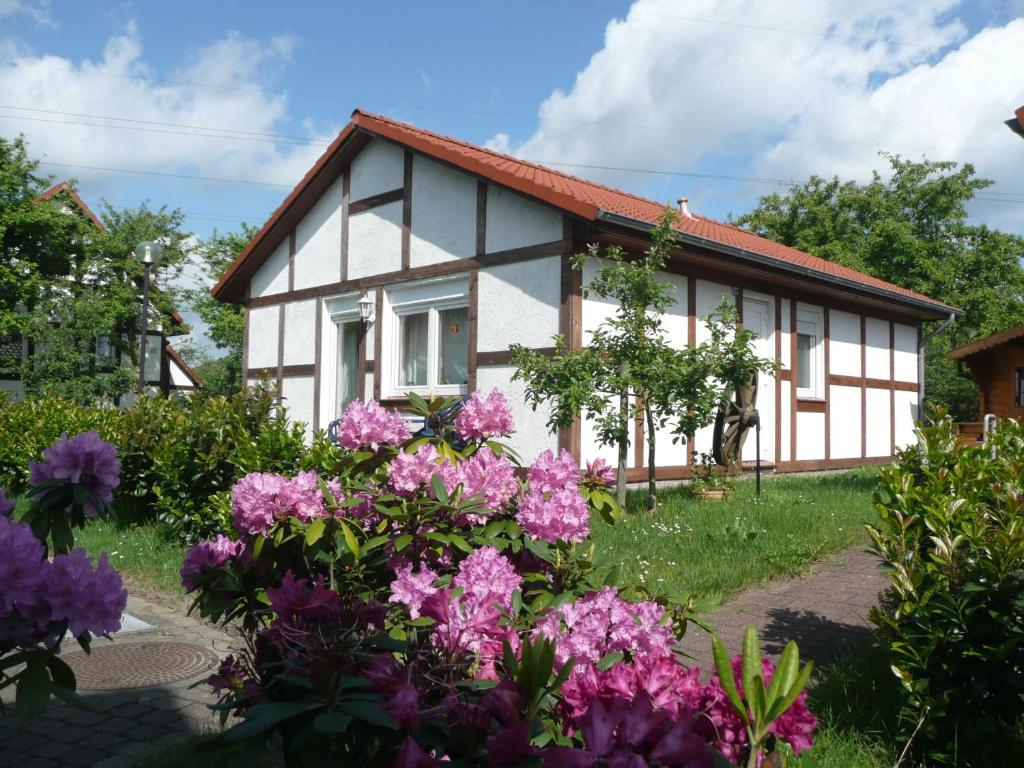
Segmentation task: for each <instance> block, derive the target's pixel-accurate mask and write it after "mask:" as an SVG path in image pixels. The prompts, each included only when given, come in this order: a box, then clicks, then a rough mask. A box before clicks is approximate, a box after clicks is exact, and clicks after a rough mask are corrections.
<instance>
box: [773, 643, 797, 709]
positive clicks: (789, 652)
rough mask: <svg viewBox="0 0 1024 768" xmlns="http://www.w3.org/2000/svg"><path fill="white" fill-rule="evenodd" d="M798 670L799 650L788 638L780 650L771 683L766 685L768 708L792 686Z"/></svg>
mask: <svg viewBox="0 0 1024 768" xmlns="http://www.w3.org/2000/svg"><path fill="white" fill-rule="evenodd" d="M799 671H800V652H799V651H798V650H797V647H796V643H795V642H794V641H792V640H790V641H789V642H788V643H786V647H785V648H784V649H783V650H782V656H780V657H779V665H778V666H777V667H775V674H774V675H772V682H771V685H770V686H769V687H768V708H769V710H770V709H771V707H772V705H773V704H774V703H775V699H777V698H778V697H779V696H782V695H783V694H784V693H786V691H788V690H789V689H790V688H791V687H792V686H793V681H795V680H796V676H797V674H798V673H799Z"/></svg>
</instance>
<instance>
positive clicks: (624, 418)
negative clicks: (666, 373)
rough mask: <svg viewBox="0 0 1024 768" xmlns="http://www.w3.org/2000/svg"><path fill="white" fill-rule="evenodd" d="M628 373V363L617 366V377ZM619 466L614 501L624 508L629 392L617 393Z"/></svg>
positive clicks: (627, 452) (627, 456)
mask: <svg viewBox="0 0 1024 768" xmlns="http://www.w3.org/2000/svg"><path fill="white" fill-rule="evenodd" d="M628 371H629V364H628V363H625V362H623V363H620V364H619V375H620V376H622V377H623V378H625V377H626V373H627V372H628ZM619 435H620V437H619V465H618V467H617V468H616V470H615V501H616V502H618V505H619V506H620V507H621V508H622V509H625V508H626V461H627V460H628V458H629V390H628V389H624V390H622V392H620V393H619Z"/></svg>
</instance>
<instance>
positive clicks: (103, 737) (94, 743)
mask: <svg viewBox="0 0 1024 768" xmlns="http://www.w3.org/2000/svg"><path fill="white" fill-rule="evenodd" d="M118 725H120V726H121V729H122V730H121V731H119V732H117V733H110V732H104V733H94V734H93V735H92V736H90V737H88V738H87V739H83V740H82V742H81V743H82V745H83V746H86V747H95V748H96V749H102V750H110V749H113V748H114V747H117V746H120V745H121V744H123V743H124V737H123V736H122V735H121V733H122V732H123V729H125V728H129V727H130V724H128V723H118Z"/></svg>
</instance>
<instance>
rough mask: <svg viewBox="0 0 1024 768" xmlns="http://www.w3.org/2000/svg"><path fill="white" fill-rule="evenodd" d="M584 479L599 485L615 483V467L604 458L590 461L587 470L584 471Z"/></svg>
mask: <svg viewBox="0 0 1024 768" xmlns="http://www.w3.org/2000/svg"><path fill="white" fill-rule="evenodd" d="M583 480H584V481H590V482H592V483H596V484H597V485H613V484H614V483H615V467H613V466H611V465H610V464H608V462H606V461H605V460H604V459H594V460H593V461H588V462H587V470H586V472H584V473H583Z"/></svg>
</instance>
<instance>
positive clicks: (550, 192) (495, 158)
mask: <svg viewBox="0 0 1024 768" xmlns="http://www.w3.org/2000/svg"><path fill="white" fill-rule="evenodd" d="M355 129H362V130H364V131H367V132H368V133H371V134H376V135H378V136H382V137H385V138H388V139H391V140H392V141H395V142H398V143H400V144H403V145H405V146H408V147H410V148H411V149H413V150H416V151H419V152H421V153H423V154H425V155H427V156H430V157H434V158H436V159H439V160H443V161H445V162H448V163H451V164H452V165H455V166H458V167H459V168H462V169H464V170H466V171H468V172H470V173H473V174H476V175H478V176H482V177H484V178H486V179H488V180H490V181H493V182H495V183H497V184H501V185H502V186H505V187H509V188H511V189H514V190H516V191H518V192H521V193H523V194H525V195H529V196H531V197H534V198H537V199H539V200H542V201H544V202H546V203H549V204H550V205H553V206H555V207H557V208H560V209H562V210H564V211H568V212H569V213H573V214H576V215H577V216H580V217H582V218H584V219H587V220H591V221H593V220H596V219H597V218H598V214H599V213H601V212H610V213H613V214H618V215H620V216H625V217H628V218H630V219H635V220H637V221H639V222H644V223H647V224H652V225H653V224H655V223H656V222H657V221H658V219H659V218H660V217H661V215H662V212H663V211H664V209H665V205H664V203H658V202H655V201H654V200H648V199H646V198H643V197H640V196H638V195H634V194H631V193H629V192H623V191H621V190H618V189H613V188H612V187H608V186H605V185H603V184H598V183H597V182H593V181H588V180H586V179H581V178H578V177H576V176H572V175H570V174H567V173H562V172H561V171H556V170H552V169H551V168H546V167H544V166H542V165H537V164H536V163H531V162H528V161H525V160H520V159H518V158H515V157H512V156H510V155H506V154H502V153H500V152H495V151H493V150H490V149H485V148H483V147H479V146H477V145H475V144H470V143H469V142H466V141H462V140H460V139H456V138H452V137H450V136H443V135H441V134H437V133H433V132H432V131H427V130H424V129H422V128H417V127H416V126H413V125H409V124H408V123H402V122H399V121H398V120H393V119H392V118H389V117H385V116H383V115H375V114H372V113H370V112H365V111H363V110H360V109H357V110H355V111H354V112H353V113H352V120H351V122H350V123H349V124H348V125H347V126H345V129H344V130H343V131H342V132H341V134H340V135H339V136H338V138H337V139H336V140H335V141H334V142H333V143H332V144H331V146H330V147H328V149H327V151H326V152H325V153H324V155H323V156H322V157H321V158H320V160H318V161H317V164H316V165H315V166H314V167H313V168H312V169H311V170H310V172H309V173H307V174H306V176H305V177H303V179H302V181H300V182H299V184H298V186H296V188H295V190H293V191H292V193H291V194H290V195H289V196H288V198H287V199H286V200H285V202H284V203H282V205H281V206H280V207H279V208H278V209H277V211H275V212H274V214H273V215H272V216H271V218H270V220H268V222H267V224H265V225H264V227H263V229H262V230H260V232H259V234H257V236H256V237H255V238H254V239H253V242H252V243H250V244H249V246H248V247H247V248H246V249H245V251H243V252H242V254H241V255H240V256H239V258H238V259H237V260H236V261H235V263H234V264H232V265H231V267H230V268H229V269H228V271H227V272H225V274H224V276H223V277H222V278H221V280H220V281H219V282H218V283H217V285H215V286H214V287H213V293H214V295H215V296H219V295H220V294H221V293H222V292H223V289H224V287H225V285H226V284H227V283H228V282H229V281H231V279H232V277H233V276H234V274H235V272H236V271H237V268H238V267H239V266H240V265H241V263H242V262H243V261H245V260H246V259H247V258H248V256H249V254H250V253H251V252H252V250H253V249H254V248H255V247H256V246H257V244H258V243H259V242H260V241H261V240H262V239H263V236H264V235H265V234H266V233H267V232H268V230H269V229H270V228H271V227H272V226H273V224H274V223H276V221H277V220H278V219H279V218H280V217H281V215H282V214H283V213H284V211H285V210H287V208H288V207H289V206H290V205H291V204H292V203H293V202H294V201H295V199H296V198H297V197H298V195H299V194H301V191H302V189H303V188H304V187H305V186H306V185H307V184H308V183H309V182H310V181H311V180H312V178H313V176H315V174H316V172H317V171H318V170H319V169H320V168H322V166H323V165H324V164H326V161H327V159H328V158H329V157H330V156H332V155H333V154H334V153H335V152H336V151H338V149H339V148H340V146H341V145H342V144H343V143H344V141H345V140H346V139H347V138H348V136H349V135H351V134H352V132H353V131H354V130H355ZM675 228H676V229H677V230H679V231H680V232H682V233H684V234H686V235H691V236H694V237H698V238H702V239H704V240H707V241H711V243H717V244H720V245H724V246H729V247H732V248H737V249H740V250H743V251H746V252H749V253H752V254H757V255H759V256H763V257H768V258H769V259H772V260H775V261H777V262H780V265H782V266H785V265H790V266H795V267H799V268H802V269H807V270H810V271H812V272H818V273H820V274H821V275H822V276H823V277H826V278H827V277H833V278H841V279H843V280H845V281H849V282H852V283H855V284H860V285H863V286H865V287H868V288H874V289H876V290H879V289H880V290H882V291H885V292H887V293H890V294H894V295H895V296H896V297H898V296H903V297H906V298H908V299H913V300H916V301H918V302H921V301H923V302H926V303H928V304H931V305H933V306H934V307H936V309H949V307H948V306H947V305H946V304H943V303H942V302H939V301H936V300H935V299H932V298H929V297H928V296H924V295H922V294H920V293H916V292H914V291H911V290H908V289H906V288H902V287H900V286H898V285H893V284H892V283H888V282H886V281H884V280H879V279H878V278H876V277H872V276H870V275H866V274H864V273H862V272H858V271H856V270H854V269H849V268H848V267H844V266H841V265H839V264H836V263H835V262H831V261H827V260H826V259H821V258H818V257H817V256H812V255H810V254H808V253H804V252H803V251H798V250H797V249H795V248H790V247H788V246H785V245H781V244H779V243H776V242H774V241H772V240H769V239H767V238H764V237H761V236H759V235H755V234H754V233H752V232H749V231H747V230H745V229H740V228H739V227H734V226H731V225H729V224H723V223H721V222H718V221H714V220H713V219H709V218H706V217H704V216H699V215H693V217H692V218H685V217H681V218H680V220H679V221H678V222H677V224H676V227H675Z"/></svg>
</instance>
